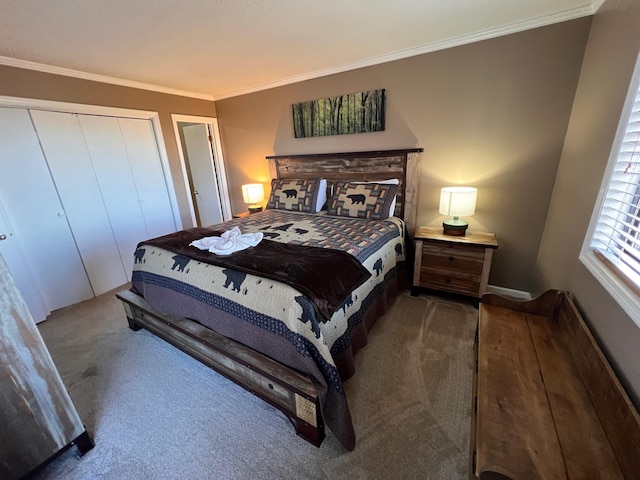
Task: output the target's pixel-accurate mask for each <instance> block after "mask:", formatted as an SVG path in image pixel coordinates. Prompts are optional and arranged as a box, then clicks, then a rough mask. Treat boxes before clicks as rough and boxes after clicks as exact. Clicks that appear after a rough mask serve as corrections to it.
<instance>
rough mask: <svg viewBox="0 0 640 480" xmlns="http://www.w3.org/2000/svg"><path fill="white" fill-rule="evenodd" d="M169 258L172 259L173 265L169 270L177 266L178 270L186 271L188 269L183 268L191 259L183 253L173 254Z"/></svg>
mask: <svg viewBox="0 0 640 480" xmlns="http://www.w3.org/2000/svg"><path fill="white" fill-rule="evenodd" d="M171 258H172V259H173V267H171V270H175V269H176V268H177V269H178V270H177V271H178V272H184V273H188V271H187V272H185V271H184V269H185V267H186V266H187V265H188V264H189V261H190V260H191V259H190V258H189V257H185V256H184V255H174V256H173V257H171Z"/></svg>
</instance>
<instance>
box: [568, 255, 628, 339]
mask: <svg viewBox="0 0 640 480" xmlns="http://www.w3.org/2000/svg"><path fill="white" fill-rule="evenodd" d="M580 261H581V262H582V263H583V264H584V265H585V266H586V267H587V269H588V270H589V271H590V272H591V273H592V274H593V276H594V277H595V278H596V280H598V281H599V282H600V284H602V286H603V287H604V288H605V290H606V291H607V292H609V294H610V295H611V296H612V297H613V299H614V300H615V301H616V302H617V303H618V304H619V305H620V307H622V309H623V310H624V311H625V312H626V314H627V315H629V316H630V317H631V319H632V320H633V321H634V322H635V324H636V325H637V326H638V327H640V298H639V297H638V295H637V294H636V293H635V292H634V291H633V290H632V289H631V288H629V287H628V286H627V285H626V284H625V283H624V282H623V281H622V280H620V278H619V277H618V276H617V275H615V274H614V273H613V272H612V271H611V270H610V269H609V268H607V266H606V265H604V263H603V262H602V261H601V260H600V259H598V257H596V255H595V254H594V253H593V252H592V251H589V252H582V253H581V254H580Z"/></svg>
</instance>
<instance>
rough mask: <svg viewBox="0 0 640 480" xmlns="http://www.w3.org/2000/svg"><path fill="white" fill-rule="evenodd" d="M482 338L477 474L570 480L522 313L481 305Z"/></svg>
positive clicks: (480, 342)
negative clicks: (567, 479) (566, 479)
mask: <svg viewBox="0 0 640 480" xmlns="http://www.w3.org/2000/svg"><path fill="white" fill-rule="evenodd" d="M479 339H480V341H479V345H478V347H479V349H478V413H477V417H478V423H477V433H476V435H477V455H476V458H477V460H476V475H480V474H481V473H482V472H497V473H500V474H503V475H507V476H508V477H510V478H513V479H547V480H551V479H564V478H566V470H565V469H564V463H563V459H562V453H561V449H560V444H559V442H558V438H557V436H556V435H555V427H554V423H553V417H552V415H551V411H550V409H549V403H548V400H547V396H546V392H545V387H544V384H543V382H542V378H541V376H540V370H539V365H538V360H537V356H536V352H535V347H534V344H533V342H532V340H531V336H530V333H529V329H528V326H527V322H526V319H525V316H524V314H523V313H520V312H516V311H513V310H510V309H505V308H501V307H496V306H492V305H485V304H481V305H480V323H479Z"/></svg>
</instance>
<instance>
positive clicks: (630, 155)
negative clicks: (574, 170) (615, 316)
mask: <svg viewBox="0 0 640 480" xmlns="http://www.w3.org/2000/svg"><path fill="white" fill-rule="evenodd" d="M638 70H639V68H638V66H636V74H635V75H634V81H632V82H631V88H630V89H629V93H628V94H627V101H626V103H625V108H624V111H623V114H622V118H621V120H620V124H619V126H618V133H617V135H616V140H615V142H614V148H613V149H612V152H611V157H610V159H609V165H608V167H607V173H606V175H605V178H604V182H603V184H602V188H601V193H600V196H599V198H598V202H597V204H596V209H595V211H594V215H593V218H592V219H591V226H590V229H589V233H588V234H587V238H586V239H585V243H584V245H583V249H582V253H581V255H580V259H581V260H582V262H583V263H584V264H585V265H586V266H587V268H589V270H590V271H591V272H592V273H593V274H594V275H595V276H596V278H597V279H598V280H599V281H600V282H601V283H602V284H603V285H604V287H605V288H606V289H607V290H608V291H609V293H610V294H611V295H612V296H613V297H614V298H615V299H616V300H617V301H618V303H620V305H621V306H622V307H623V308H624V309H625V311H626V312H627V314H628V315H629V316H631V318H633V319H634V321H635V322H636V323H637V324H638V325H639V326H640V89H639V82H638V77H639V75H638V73H639V72H638Z"/></svg>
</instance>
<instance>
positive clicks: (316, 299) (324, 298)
mask: <svg viewBox="0 0 640 480" xmlns="http://www.w3.org/2000/svg"><path fill="white" fill-rule="evenodd" d="M222 233H224V232H221V231H218V230H214V229H211V228H202V227H198V228H190V229H188V230H182V231H179V232H176V233H171V234H169V235H165V236H163V237H158V238H154V239H151V240H146V241H144V242H141V243H140V244H138V248H140V247H142V246H143V245H152V246H155V247H159V248H163V249H165V250H169V251H171V252H175V253H177V254H179V255H184V256H185V257H188V258H192V259H194V260H198V261H201V262H204V263H209V264H211V265H216V266H218V267H225V268H231V269H233V270H238V271H241V272H244V273H249V274H252V275H257V276H260V277H264V278H269V279H271V280H276V281H278V282H281V283H284V284H286V285H289V286H290V287H293V288H295V289H296V290H299V291H300V292H301V293H303V294H305V295H306V296H307V297H308V298H309V300H310V301H311V302H312V303H313V304H314V305H315V307H316V310H317V311H318V313H319V314H320V316H321V317H322V319H323V321H325V322H326V321H327V320H329V319H330V318H331V316H332V315H333V313H334V312H335V311H336V310H337V309H338V308H339V307H340V306H341V305H342V304H343V303H344V302H345V301H346V300H347V299H348V298H349V296H350V295H351V292H352V291H353V290H355V289H356V288H358V287H359V286H360V285H362V284H363V283H364V282H365V281H366V280H367V279H368V278H369V277H370V276H371V273H370V272H369V271H368V270H367V269H366V268H365V267H364V266H363V265H362V264H361V263H360V262H359V261H358V260H357V259H356V258H355V257H354V256H353V255H351V254H349V253H347V252H343V251H340V250H334V249H331V248H320V247H309V246H302V245H294V244H289V243H280V242H274V241H271V240H266V239H263V240H262V241H261V242H260V243H259V244H258V245H256V246H255V247H251V248H248V249H246V250H241V251H239V252H235V253H232V254H231V255H228V256H219V255H215V254H213V253H209V252H208V251H206V250H200V249H198V248H196V247H190V246H189V244H190V243H191V242H193V241H194V240H199V239H201V238H203V237H212V236H220V235H222Z"/></svg>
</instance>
